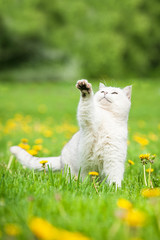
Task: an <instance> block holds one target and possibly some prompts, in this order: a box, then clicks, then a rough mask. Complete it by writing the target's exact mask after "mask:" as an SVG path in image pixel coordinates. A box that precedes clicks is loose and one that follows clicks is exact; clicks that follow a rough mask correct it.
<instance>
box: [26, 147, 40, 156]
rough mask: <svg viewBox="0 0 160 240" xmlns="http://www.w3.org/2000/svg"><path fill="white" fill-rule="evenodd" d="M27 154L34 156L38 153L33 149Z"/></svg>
mask: <svg viewBox="0 0 160 240" xmlns="http://www.w3.org/2000/svg"><path fill="white" fill-rule="evenodd" d="M27 152H28V153H29V154H31V155H32V156H35V155H37V154H38V152H37V151H36V150H35V149H31V150H28V151H27Z"/></svg>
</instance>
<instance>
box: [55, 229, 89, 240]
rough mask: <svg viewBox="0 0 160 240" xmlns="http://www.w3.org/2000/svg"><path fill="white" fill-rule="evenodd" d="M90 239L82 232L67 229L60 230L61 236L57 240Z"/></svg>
mask: <svg viewBox="0 0 160 240" xmlns="http://www.w3.org/2000/svg"><path fill="white" fill-rule="evenodd" d="M62 239H64V240H89V239H90V238H88V237H86V236H84V235H82V234H81V233H78V232H69V231H66V230H60V234H59V237H58V238H57V240H62Z"/></svg>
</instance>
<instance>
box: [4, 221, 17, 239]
mask: <svg viewBox="0 0 160 240" xmlns="http://www.w3.org/2000/svg"><path fill="white" fill-rule="evenodd" d="M4 230H5V232H6V234H7V235H9V236H17V235H19V234H20V232H21V231H20V228H19V226H18V225H16V224H11V223H8V224H6V225H5V226H4Z"/></svg>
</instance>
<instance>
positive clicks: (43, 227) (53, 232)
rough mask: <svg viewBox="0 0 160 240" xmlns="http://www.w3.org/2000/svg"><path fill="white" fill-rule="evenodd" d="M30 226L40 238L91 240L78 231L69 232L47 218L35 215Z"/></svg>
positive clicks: (49, 239)
mask: <svg viewBox="0 0 160 240" xmlns="http://www.w3.org/2000/svg"><path fill="white" fill-rule="evenodd" d="M29 228H30V229H31V231H32V232H33V234H34V235H35V236H36V237H37V238H40V239H46V240H62V239H65V240H75V239H77V240H90V239H89V238H88V237H85V236H83V235H82V234H81V233H78V232H75V233H73V232H69V231H67V230H63V229H58V228H56V227H54V226H53V225H52V224H50V223H49V222H47V221H46V220H44V219H42V218H38V217H34V218H32V219H31V221H30V222H29Z"/></svg>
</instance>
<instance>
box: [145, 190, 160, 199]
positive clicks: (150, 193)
mask: <svg viewBox="0 0 160 240" xmlns="http://www.w3.org/2000/svg"><path fill="white" fill-rule="evenodd" d="M141 195H142V196H143V197H148V198H149V197H159V196H160V188H147V189H143V190H142V191H141Z"/></svg>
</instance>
